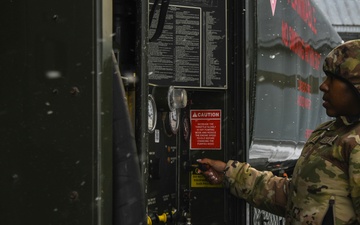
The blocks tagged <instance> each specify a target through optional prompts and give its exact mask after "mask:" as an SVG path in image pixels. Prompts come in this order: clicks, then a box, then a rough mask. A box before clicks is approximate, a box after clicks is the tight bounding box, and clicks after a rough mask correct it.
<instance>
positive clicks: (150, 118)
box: [148, 95, 157, 132]
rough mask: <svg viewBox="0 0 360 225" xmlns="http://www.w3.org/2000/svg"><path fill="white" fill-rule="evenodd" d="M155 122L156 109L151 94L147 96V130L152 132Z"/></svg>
mask: <svg viewBox="0 0 360 225" xmlns="http://www.w3.org/2000/svg"><path fill="white" fill-rule="evenodd" d="M156 122H157V111H156V105H155V101H154V98H153V97H152V95H149V96H148V131H149V132H153V131H154V130H155V127H156Z"/></svg>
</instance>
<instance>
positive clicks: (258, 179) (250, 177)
mask: <svg viewBox="0 0 360 225" xmlns="http://www.w3.org/2000/svg"><path fill="white" fill-rule="evenodd" d="M225 177H226V180H225V185H226V186H227V187H228V188H229V189H230V192H231V193H232V194H233V195H235V196H237V197H239V198H243V199H245V200H246V201H247V202H248V203H249V204H251V205H253V206H254V207H256V208H259V209H263V210H266V211H268V212H270V213H273V214H276V215H279V216H284V215H285V208H286V203H287V191H288V185H289V179H288V178H284V177H277V176H275V175H274V174H273V173H272V172H269V171H258V170H256V169H254V168H252V167H251V166H250V165H249V164H248V163H241V162H238V161H233V160H230V161H228V162H227V165H226V169H225Z"/></svg>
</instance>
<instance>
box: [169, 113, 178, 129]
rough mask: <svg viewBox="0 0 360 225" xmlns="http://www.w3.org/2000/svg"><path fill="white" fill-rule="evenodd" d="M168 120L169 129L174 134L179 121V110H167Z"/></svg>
mask: <svg viewBox="0 0 360 225" xmlns="http://www.w3.org/2000/svg"><path fill="white" fill-rule="evenodd" d="M169 122H170V127H171V131H172V132H173V133H174V134H176V133H177V131H178V129H179V123H180V112H179V111H178V110H176V109H175V110H172V111H170V112H169Z"/></svg>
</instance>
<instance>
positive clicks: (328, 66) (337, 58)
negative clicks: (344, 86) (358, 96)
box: [323, 40, 360, 93]
mask: <svg viewBox="0 0 360 225" xmlns="http://www.w3.org/2000/svg"><path fill="white" fill-rule="evenodd" d="M323 70H324V72H325V73H330V74H333V75H335V76H338V77H340V78H343V79H344V80H346V81H348V82H349V83H350V84H352V85H353V86H354V87H355V89H356V90H357V93H359V92H360V40H351V41H348V42H345V43H344V44H341V45H339V46H338V47H336V48H334V49H333V50H332V51H331V52H330V53H329V54H328V55H327V56H326V58H325V61H324V64H323Z"/></svg>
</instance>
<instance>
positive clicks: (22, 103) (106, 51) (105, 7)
mask: <svg viewBox="0 0 360 225" xmlns="http://www.w3.org/2000/svg"><path fill="white" fill-rule="evenodd" d="M0 11H1V24H2V26H1V27H2V32H1V35H0V40H1V51H0V74H1V82H0V132H1V141H0V171H1V172H0V194H1V201H0V221H1V222H0V223H1V224H4V225H22V224H38V225H43V224H46V225H50V224H51V225H57V224H59V225H60V224H67V225H70V224H81V225H84V224H86V225H89V224H111V222H110V221H111V204H112V203H111V195H112V190H111V189H112V188H111V187H112V184H111V180H112V179H111V177H112V168H111V167H112V165H111V149H112V130H111V122H112V112H111V101H112V85H111V81H112V66H111V65H112V64H111V49H112V40H111V33H112V3H111V1H108V0H104V1H95V0H90V1H88V0H76V1H73V0H62V1H55V0H35V1H33V0H9V1H3V2H2V3H1V9H0ZM109 178H110V179H109Z"/></svg>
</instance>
